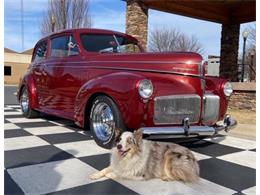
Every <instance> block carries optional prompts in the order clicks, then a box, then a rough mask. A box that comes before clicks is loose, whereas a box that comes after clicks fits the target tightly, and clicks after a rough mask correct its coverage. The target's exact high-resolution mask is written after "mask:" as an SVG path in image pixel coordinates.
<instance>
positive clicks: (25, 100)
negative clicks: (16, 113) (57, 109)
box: [20, 87, 39, 118]
mask: <svg viewBox="0 0 260 195" xmlns="http://www.w3.org/2000/svg"><path fill="white" fill-rule="evenodd" d="M20 106H21V110H22V114H23V116H24V117H26V118H36V117H38V116H39V112H37V111H35V110H33V109H32V108H31V106H30V101H29V95H28V91H27V89H26V87H23V89H22V92H21V96H20Z"/></svg>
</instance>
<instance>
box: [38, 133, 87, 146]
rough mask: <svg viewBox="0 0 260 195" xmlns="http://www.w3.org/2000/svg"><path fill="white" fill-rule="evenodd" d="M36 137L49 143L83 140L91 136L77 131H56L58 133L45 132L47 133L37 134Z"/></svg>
mask: <svg viewBox="0 0 260 195" xmlns="http://www.w3.org/2000/svg"><path fill="white" fill-rule="evenodd" d="M38 137H40V138H42V139H44V140H45V141H47V142H49V143H50V144H60V143H66V142H76V141H84V140H90V139H91V137H89V136H86V135H83V134H80V133H77V132H72V133H58V134H47V135H38Z"/></svg>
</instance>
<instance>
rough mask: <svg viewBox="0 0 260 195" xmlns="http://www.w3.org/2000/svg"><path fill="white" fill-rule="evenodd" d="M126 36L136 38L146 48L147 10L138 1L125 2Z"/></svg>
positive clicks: (129, 0)
mask: <svg viewBox="0 0 260 195" xmlns="http://www.w3.org/2000/svg"><path fill="white" fill-rule="evenodd" d="M126 3H127V12H126V34H129V35H132V36H133V37H135V38H137V39H138V40H139V42H140V43H141V44H142V46H143V48H144V49H146V47H147V32H148V8H147V7H146V6H145V5H144V4H143V3H142V2H141V1H139V0H126Z"/></svg>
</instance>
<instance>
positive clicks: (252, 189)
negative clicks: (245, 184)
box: [242, 186, 256, 195]
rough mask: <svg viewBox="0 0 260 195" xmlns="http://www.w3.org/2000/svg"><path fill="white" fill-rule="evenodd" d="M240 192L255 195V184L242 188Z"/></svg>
mask: <svg viewBox="0 0 260 195" xmlns="http://www.w3.org/2000/svg"><path fill="white" fill-rule="evenodd" d="M242 193H244V194H246V195H256V186H254V187H251V188H248V189H246V190H243V191H242Z"/></svg>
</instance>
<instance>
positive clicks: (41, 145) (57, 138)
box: [4, 105, 256, 195]
mask: <svg viewBox="0 0 260 195" xmlns="http://www.w3.org/2000/svg"><path fill="white" fill-rule="evenodd" d="M4 115H5V119H4V123H5V124H4V128H5V130H4V136H5V143H4V144H5V148H4V150H5V162H4V163H5V171H4V172H5V194H14V193H16V194H24V193H25V194H47V193H54V194H205V195H206V194H207V195H209V194H255V185H256V183H255V177H256V162H255V157H256V144H255V141H253V140H247V139H241V138H236V137H232V136H227V137H225V136H220V137H217V138H214V139H204V140H199V139H193V140H189V142H187V141H179V142H178V143H179V144H181V145H184V146H186V147H188V148H190V149H191V150H192V151H193V152H194V154H195V156H196V157H197V159H198V160H199V164H200V169H201V179H200V181H199V183H197V184H184V183H181V182H177V181H176V182H164V181H161V180H158V179H154V180H149V181H128V180H111V179H102V180H98V181H92V180H90V179H89V175H90V174H92V173H94V172H96V171H97V170H101V169H102V168H104V167H106V166H107V165H108V164H109V151H108V150H105V149H102V148H100V147H99V146H97V145H96V144H95V142H94V141H93V139H92V137H91V136H90V134H89V132H88V131H84V130H83V129H80V128H78V127H77V126H75V125H74V124H73V122H71V121H68V120H64V119H61V118H57V117H51V116H44V117H42V118H37V119H25V118H24V117H22V115H21V112H20V108H19V106H18V105H5V108H4ZM167 141H172V140H167Z"/></svg>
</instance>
